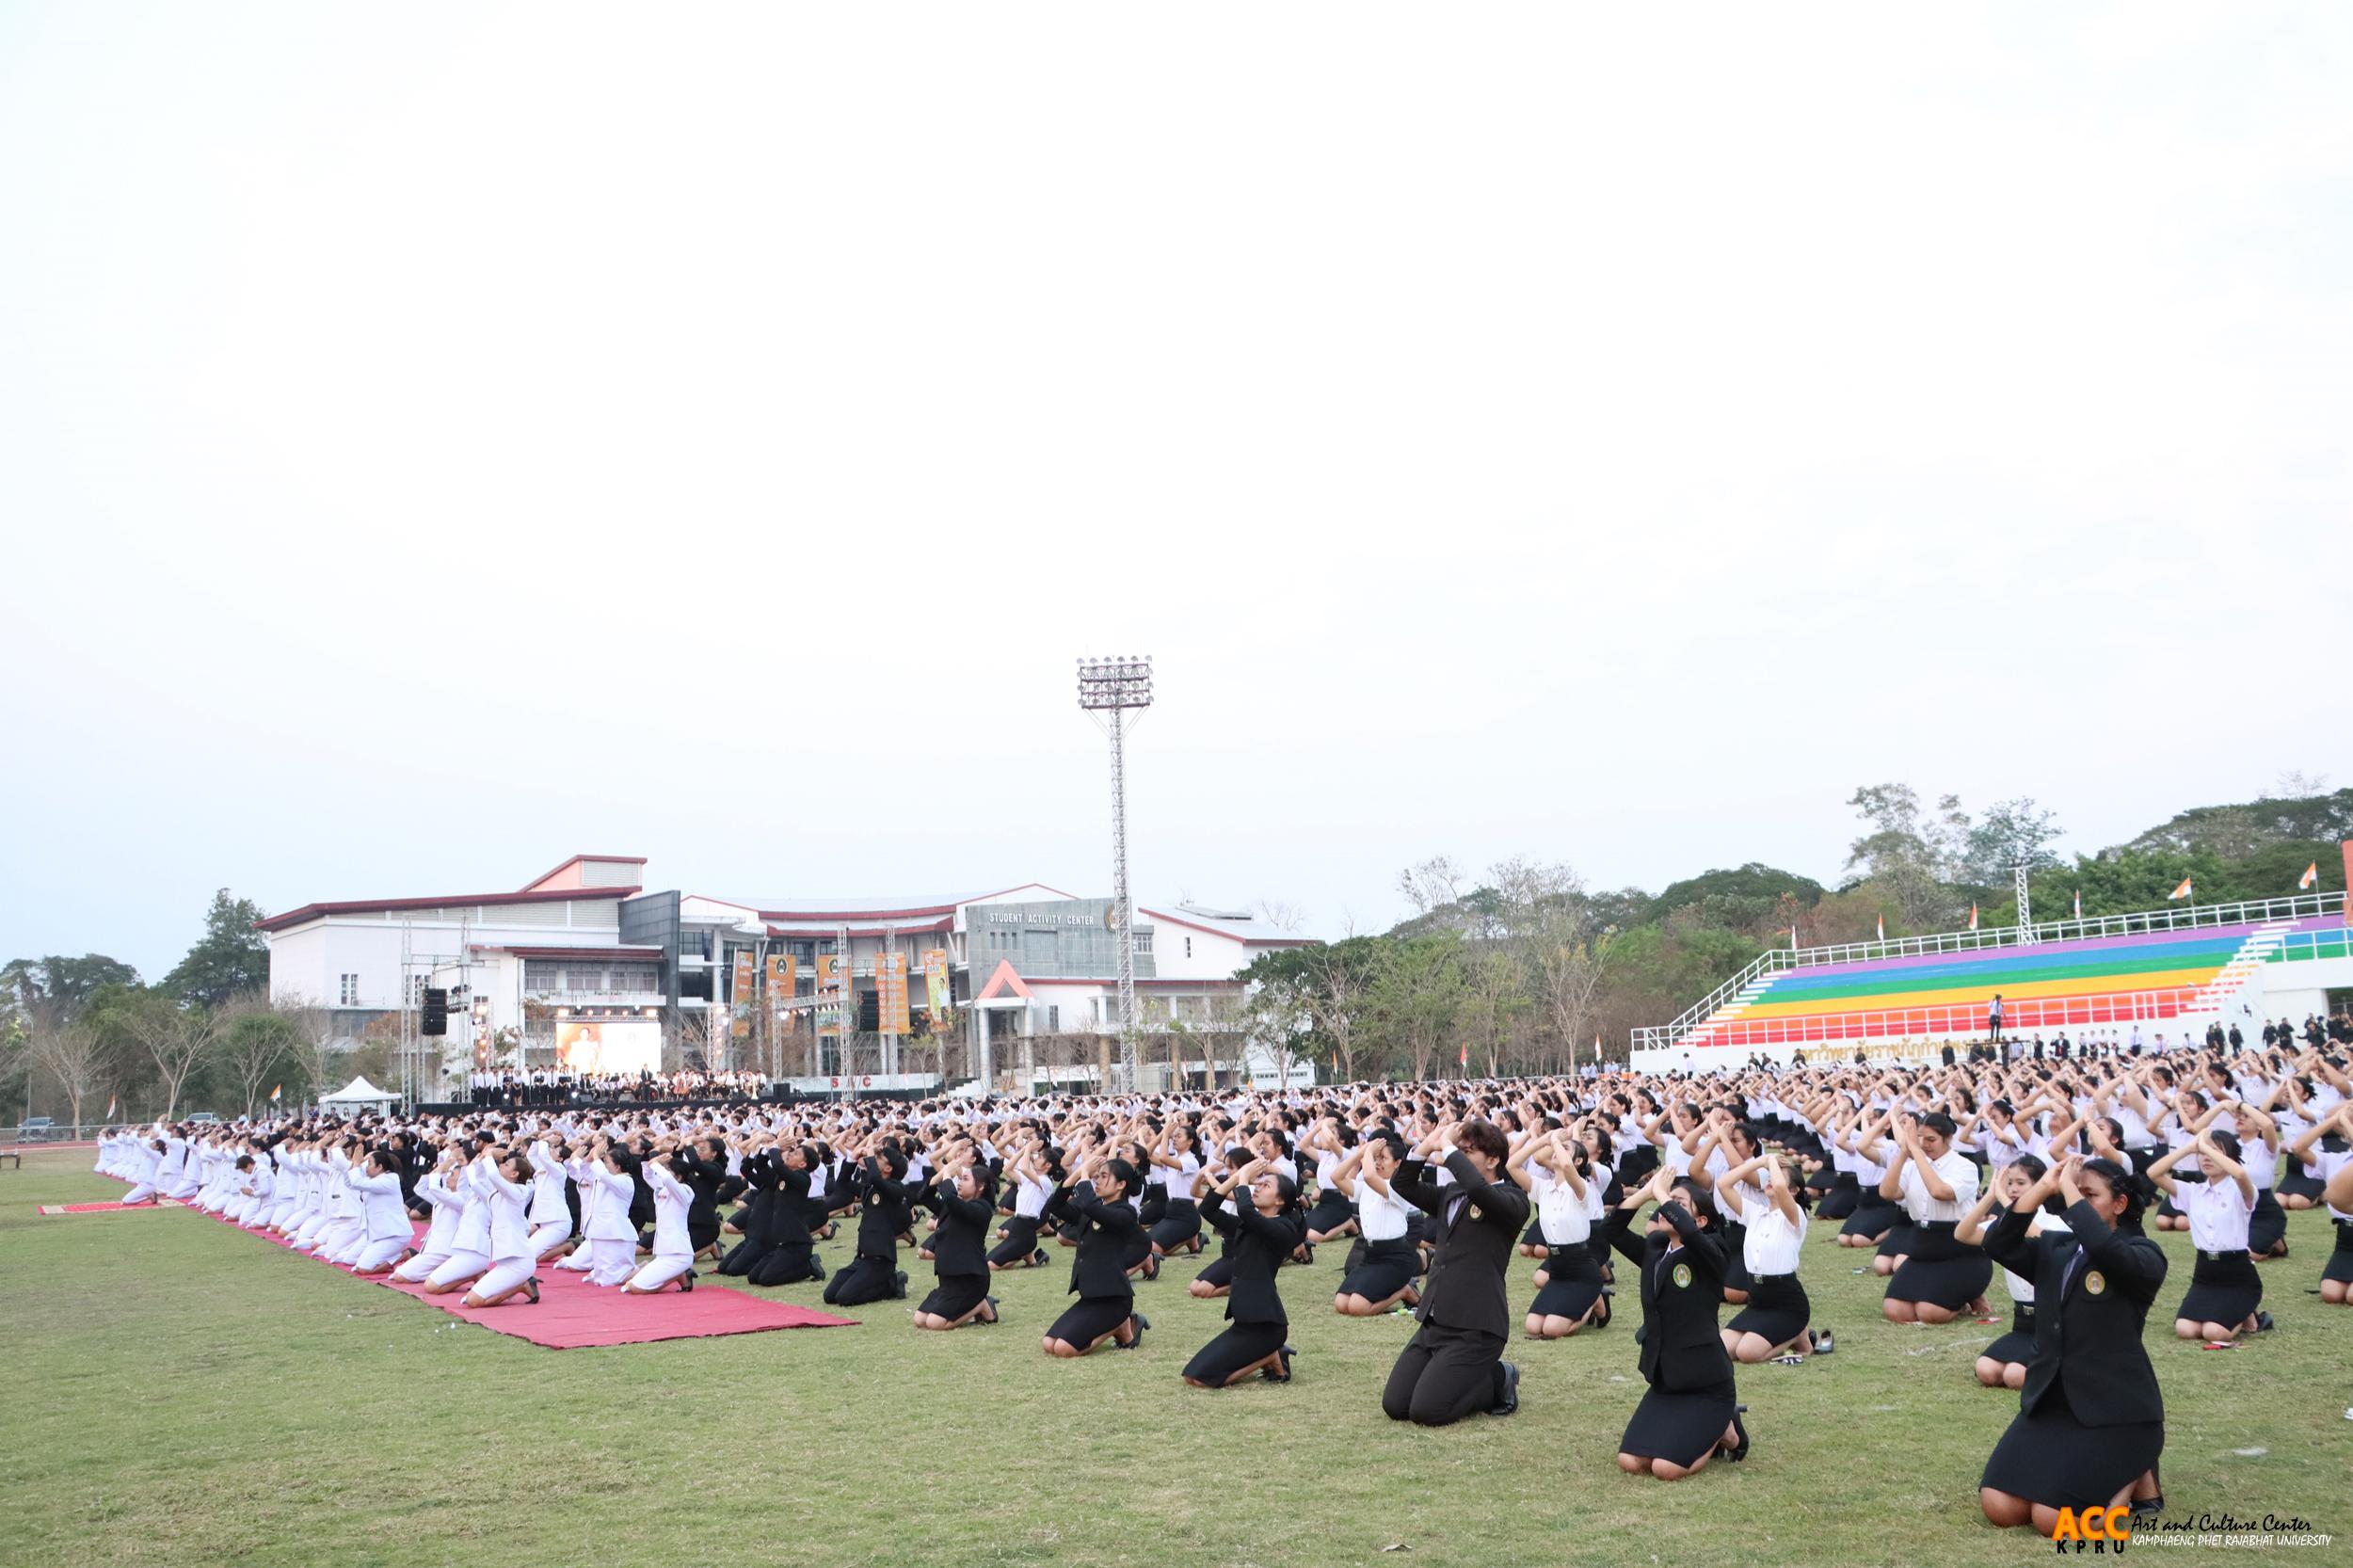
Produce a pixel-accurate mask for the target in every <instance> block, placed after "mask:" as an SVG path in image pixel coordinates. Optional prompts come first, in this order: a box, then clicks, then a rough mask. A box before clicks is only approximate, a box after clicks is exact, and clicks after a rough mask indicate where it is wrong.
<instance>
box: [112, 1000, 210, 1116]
mask: <svg viewBox="0 0 2353 1568" xmlns="http://www.w3.org/2000/svg"><path fill="white" fill-rule="evenodd" d="M125 1022H126V1023H127V1025H128V1026H129V1028H130V1031H131V1033H132V1034H133V1036H134V1037H136V1039H137V1040H138V1042H139V1044H140V1045H141V1046H142V1047H143V1048H145V1049H146V1051H147V1055H148V1059H149V1060H150V1061H152V1063H154V1064H155V1076H156V1078H157V1079H158V1080H160V1082H161V1084H162V1087H163V1091H164V1119H165V1120H166V1121H169V1120H171V1118H172V1117H174V1116H176V1115H178V1114H179V1112H180V1091H181V1090H182V1089H183V1088H184V1087H186V1085H187V1081H188V1079H189V1078H190V1077H191V1076H192V1075H193V1074H195V1073H196V1071H197V1070H198V1069H199V1068H201V1067H204V1066H206V1065H208V1064H211V1063H212V1061H213V1060H214V1058H215V1057H216V1056H217V1055H218V1054H219V1052H220V1045H221V1017H220V1015H219V1014H218V1013H216V1012H215V1011H213V1010H212V1009H210V1008H204V1007H185V1006H176V1005H174V1004H173V1003H172V1002H170V1001H169V1000H166V999H165V998H163V997H160V996H157V995H156V994H155V993H154V992H152V991H151V992H149V993H148V994H147V998H146V1005H144V1006H139V1007H135V1008H132V1009H130V1010H129V1012H128V1015H127V1016H126V1018H125Z"/></svg>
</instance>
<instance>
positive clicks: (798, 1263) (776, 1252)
mask: <svg viewBox="0 0 2353 1568" xmlns="http://www.w3.org/2000/svg"><path fill="white" fill-rule="evenodd" d="M893 1272H896V1271H893ZM748 1277H749V1278H750V1280H751V1282H752V1283H753V1284H754V1285H793V1284H797V1283H799V1282H800V1281H802V1280H805V1279H823V1278H824V1277H825V1271H824V1266H823V1265H822V1264H820V1263H819V1262H818V1261H817V1252H816V1249H815V1248H813V1247H811V1246H810V1245H809V1244H808V1242H806V1241H779V1242H777V1243H776V1246H775V1247H774V1248H772V1249H770V1251H769V1253H768V1256H765V1257H763V1258H761V1259H760V1261H759V1262H757V1263H755V1264H753V1265H752V1269H751V1273H750V1275H749V1276H748Z"/></svg>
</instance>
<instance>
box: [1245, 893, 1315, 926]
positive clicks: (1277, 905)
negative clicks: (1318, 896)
mask: <svg viewBox="0 0 2353 1568" xmlns="http://www.w3.org/2000/svg"><path fill="white" fill-rule="evenodd" d="M1255 908H1256V909H1257V916H1258V919H1260V920H1264V921H1266V923H1267V924H1269V925H1271V926H1273V928H1274V929H1275V930H1277V931H1297V930H1298V929H1299V928H1300V927H1301V926H1303V925H1305V924H1306V923H1307V912H1306V911H1305V910H1304V909H1302V908H1300V907H1299V905H1297V904H1286V903H1284V902H1283V901H1282V900H1281V899H1272V898H1262V899H1260V900H1259V901H1258V902H1257V904H1256V905H1255Z"/></svg>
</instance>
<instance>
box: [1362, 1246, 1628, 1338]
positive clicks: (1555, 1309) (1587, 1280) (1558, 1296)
mask: <svg viewBox="0 0 2353 1568" xmlns="http://www.w3.org/2000/svg"><path fill="white" fill-rule="evenodd" d="M1372 1299H1373V1300H1375V1301H1378V1300H1380V1298H1379V1297H1378V1296H1375V1297H1373V1298H1372ZM1599 1300H1601V1269H1600V1266H1599V1265H1597V1264H1596V1263H1594V1261H1593V1254H1592V1253H1591V1252H1589V1251H1587V1250H1586V1247H1585V1243H1584V1242H1582V1241H1575V1242H1562V1243H1561V1245H1560V1246H1557V1247H1555V1248H1553V1249H1552V1256H1550V1257H1549V1258H1547V1259H1545V1283H1544V1288H1542V1289H1540V1290H1538V1291H1537V1292H1536V1299H1535V1300H1534V1301H1532V1302H1530V1303H1529V1304H1528V1311H1529V1316H1530V1317H1534V1318H1566V1319H1569V1320H1571V1321H1575V1320H1577V1319H1579V1318H1582V1317H1584V1316H1585V1314H1586V1313H1588V1312H1591V1311H1592V1310H1593V1304H1594V1303H1595V1302H1597V1301H1599Z"/></svg>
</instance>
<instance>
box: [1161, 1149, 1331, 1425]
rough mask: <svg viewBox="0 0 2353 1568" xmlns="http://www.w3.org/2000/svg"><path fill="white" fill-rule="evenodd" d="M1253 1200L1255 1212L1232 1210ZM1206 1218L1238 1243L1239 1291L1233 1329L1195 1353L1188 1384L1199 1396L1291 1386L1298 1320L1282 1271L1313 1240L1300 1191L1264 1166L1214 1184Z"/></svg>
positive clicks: (1229, 1314)
mask: <svg viewBox="0 0 2353 1568" xmlns="http://www.w3.org/2000/svg"><path fill="white" fill-rule="evenodd" d="M1238 1188H1239V1189H1241V1190H1243V1191H1245V1192H1248V1193H1249V1194H1250V1197H1249V1201H1248V1205H1247V1207H1241V1206H1236V1207H1234V1208H1228V1207H1227V1206H1228V1205H1229V1204H1231V1203H1232V1200H1233V1195H1234V1192H1235V1190H1236V1189H1238ZM1201 1218H1202V1219H1203V1220H1204V1221H1205V1222H1207V1223H1208V1224H1209V1226H1210V1228H1212V1229H1214V1230H1216V1231H1217V1232H1218V1233H1219V1234H1220V1235H1223V1236H1229V1237H1232V1238H1233V1239H1234V1253H1233V1257H1234V1283H1233V1287H1232V1293H1231V1294H1230V1295H1229V1296H1228V1297H1227V1298H1226V1302H1225V1319H1226V1321H1228V1322H1229V1323H1231V1324H1232V1325H1233V1326H1232V1327H1231V1328H1229V1329H1227V1330H1226V1331H1225V1333H1223V1334H1221V1335H1219V1336H1217V1337H1216V1338H1214V1339H1212V1340H1210V1341H1209V1343H1208V1344H1206V1345H1204V1346H1202V1347H1201V1349H1199V1350H1198V1351H1196V1352H1193V1359H1192V1360H1191V1361H1188V1362H1186V1363H1185V1370H1184V1379H1185V1381H1186V1382H1187V1383H1189V1384H1193V1386H1194V1387H1195V1388H1231V1387H1232V1386H1233V1385H1234V1384H1238V1383H1240V1382H1241V1381H1242V1380H1243V1379H1244V1378H1247V1377H1251V1376H1254V1375H1256V1376H1262V1377H1265V1378H1266V1379H1268V1380H1269V1381H1270V1382H1273V1383H1289V1382H1290V1380H1291V1353H1292V1352H1291V1348H1290V1347H1289V1345H1287V1344H1285V1343H1284V1342H1283V1339H1284V1336H1286V1335H1287V1334H1289V1332H1290V1317H1289V1314H1288V1313H1286V1312H1285V1311H1284V1310H1283V1298H1282V1295H1281V1293H1280V1292H1279V1291H1278V1290H1277V1289H1276V1288H1275V1283H1274V1276H1275V1271H1277V1270H1278V1269H1280V1268H1282V1266H1283V1260H1284V1259H1285V1258H1287V1257H1289V1256H1290V1253H1291V1249H1292V1248H1293V1247H1296V1246H1297V1245H1299V1243H1300V1241H1301V1240H1303V1239H1304V1238H1305V1236H1306V1234H1307V1221H1306V1218H1305V1216H1304V1215H1302V1214H1301V1213H1300V1212H1299V1183H1297V1182H1296V1181H1293V1180H1292V1179H1291V1178H1290V1177H1289V1176H1285V1175H1283V1174H1282V1173H1281V1172H1280V1171H1273V1170H1270V1169H1268V1161H1267V1160H1264V1159H1259V1160H1252V1161H1251V1162H1250V1163H1249V1164H1247V1165H1244V1166H1242V1167H1241V1169H1240V1170H1238V1171H1236V1172H1234V1173H1233V1174H1232V1175H1231V1176H1226V1177H1225V1179H1224V1180H1222V1181H1218V1182H1214V1183H1212V1184H1211V1185H1210V1188H1209V1202H1208V1203H1206V1204H1205V1205H1203V1206H1202V1208H1201Z"/></svg>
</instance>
